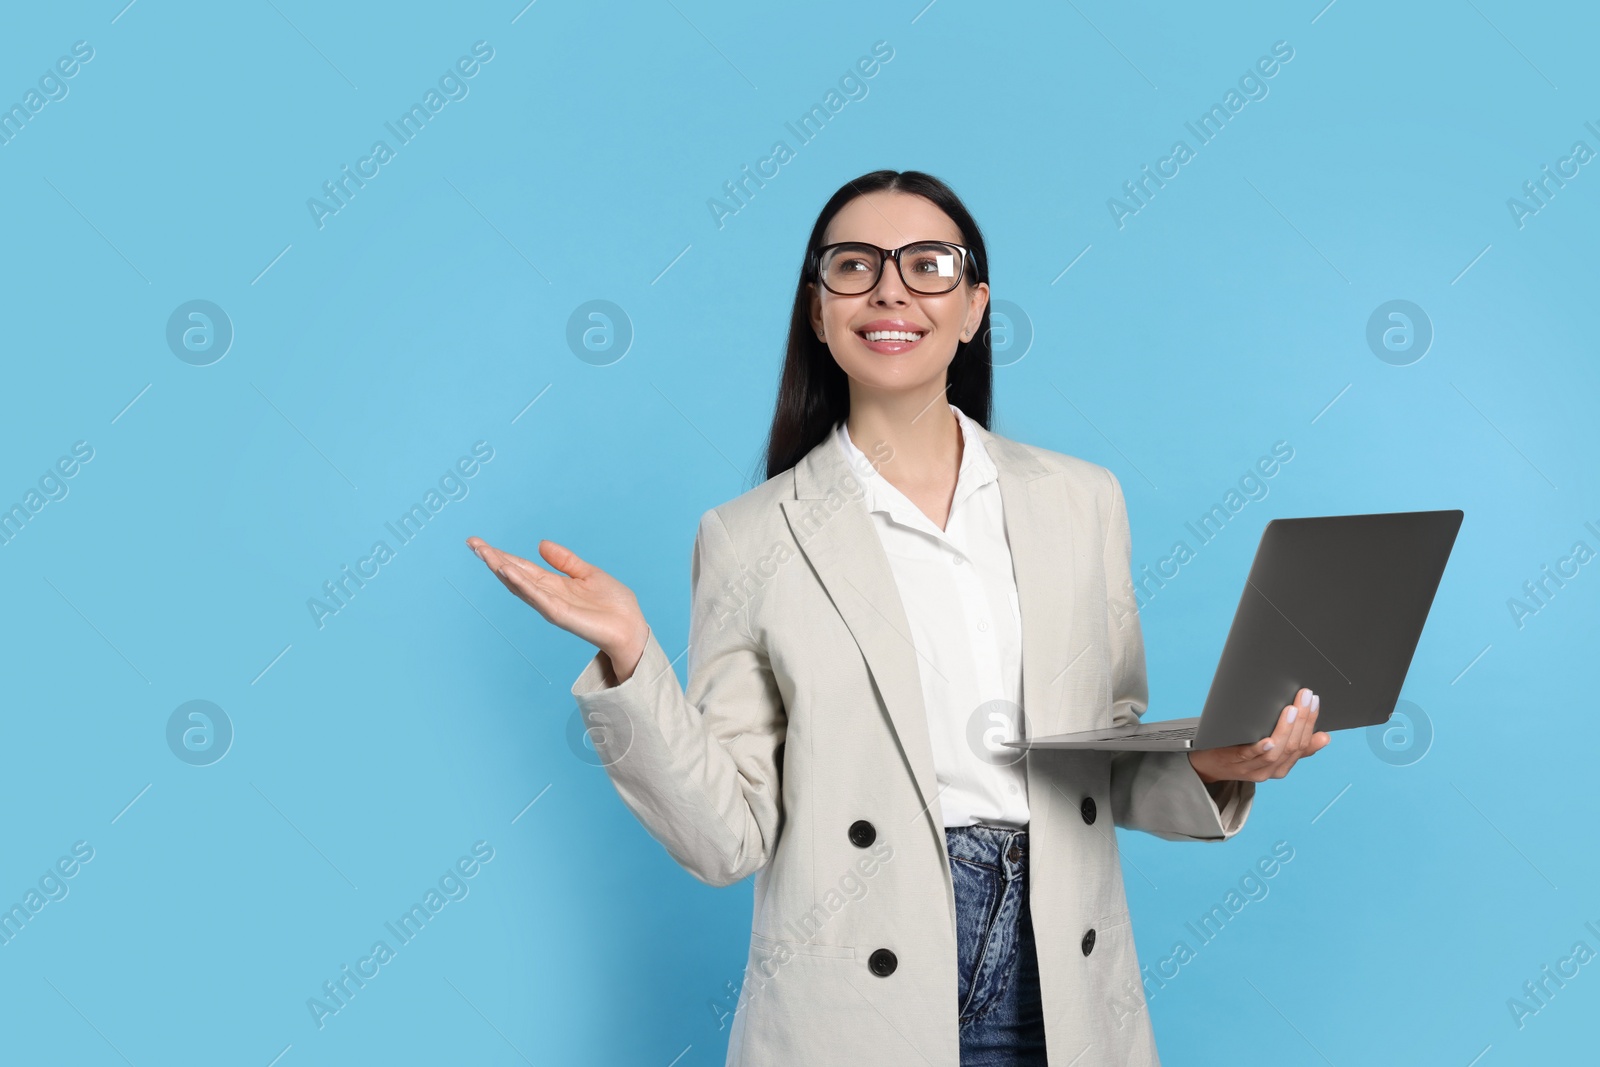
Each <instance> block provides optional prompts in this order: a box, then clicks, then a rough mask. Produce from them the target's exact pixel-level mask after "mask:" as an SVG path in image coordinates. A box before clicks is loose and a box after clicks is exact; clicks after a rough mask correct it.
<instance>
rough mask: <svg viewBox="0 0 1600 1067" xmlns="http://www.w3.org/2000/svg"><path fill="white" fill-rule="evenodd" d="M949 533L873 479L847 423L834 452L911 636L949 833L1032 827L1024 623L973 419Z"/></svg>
mask: <svg viewBox="0 0 1600 1067" xmlns="http://www.w3.org/2000/svg"><path fill="white" fill-rule="evenodd" d="M949 407H950V410H951V411H952V412H953V413H954V414H955V417H956V422H957V423H958V424H959V425H960V427H961V436H962V441H963V448H962V452H961V468H960V470H959V472H958V473H957V475H956V490H955V496H954V499H953V500H952V501H951V504H950V516H949V519H948V520H947V521H946V523H945V528H944V529H943V530H941V529H939V527H938V526H936V525H934V523H933V520H932V519H929V518H928V517H927V516H926V515H924V514H923V513H922V510H921V509H920V508H918V507H917V506H916V505H915V504H913V503H912V502H911V501H910V499H908V498H907V497H906V495H905V494H904V493H902V492H900V490H898V489H896V488H895V487H894V486H893V485H891V484H890V483H889V481H888V480H887V479H885V478H884V477H883V476H882V475H881V474H879V473H878V472H877V470H876V469H874V468H873V466H872V463H871V461H870V460H869V459H868V458H867V456H866V454H865V453H864V452H862V451H861V449H859V448H858V447H856V444H855V442H854V441H852V440H850V434H849V431H848V430H846V429H845V424H844V422H843V421H840V422H839V423H838V424H836V426H835V427H834V435H833V436H834V440H835V442H837V444H838V445H839V447H840V448H841V449H842V450H843V451H844V454H845V456H846V457H847V458H848V460H849V461H850V465H851V468H852V469H853V470H854V471H855V472H856V474H857V477H859V478H860V479H861V482H862V484H863V486H864V487H865V490H866V493H865V497H864V501H865V504H866V506H867V508H868V509H869V510H870V511H871V513H872V519H873V525H874V526H875V527H876V528H877V531H878V538H879V540H880V541H881V542H882V544H883V550H884V553H885V554H886V555H887V556H888V557H889V567H890V570H892V571H893V573H894V578H895V584H896V585H897V586H898V587H899V589H900V601H901V604H902V606H903V607H904V608H905V613H906V619H907V621H908V623H909V624H910V626H911V638H912V643H913V645H914V646H915V648H916V652H917V667H918V670H919V672H920V675H921V679H922V699H923V705H924V707H925V708H926V709H927V716H928V731H929V734H930V736H931V739H932V742H933V762H934V771H935V774H936V776H937V778H938V781H939V788H940V792H939V803H940V806H941V810H942V811H943V814H944V824H945V825H946V826H970V825H971V824H973V823H976V822H983V823H990V824H994V825H1004V826H1022V827H1025V826H1027V824H1028V780H1027V776H1026V773H1025V771H1026V767H1025V764H1024V762H1023V758H1024V754H1023V752H1022V750H1020V749H1010V748H1003V747H1001V746H1000V742H1001V741H1014V740H1016V739H1017V738H1018V737H1019V736H1020V734H1021V732H1022V731H1021V730H1020V729H1019V726H1018V724H1019V721H1020V717H1021V712H1022V708H1021V702H1022V613H1021V610H1020V608H1019V607H1018V604H1017V582H1016V576H1015V575H1014V573H1013V572H1012V569H1011V545H1010V543H1009V542H1008V541H1007V540H1006V531H1005V515H1004V511H1003V510H1002V508H1001V501H1000V483H999V481H998V480H997V479H998V473H997V472H996V470H995V466H994V461H993V460H991V459H990V458H989V454H988V453H987V452H986V451H985V450H984V447H983V443H982V442H981V441H979V440H978V435H977V434H976V433H974V432H973V431H972V427H974V426H976V425H977V423H975V422H974V421H973V420H972V419H971V418H969V417H968V416H967V414H966V413H965V412H963V411H962V410H961V409H960V408H958V407H956V406H955V405H954V404H950V405H949Z"/></svg>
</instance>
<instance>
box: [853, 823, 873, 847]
mask: <svg viewBox="0 0 1600 1067" xmlns="http://www.w3.org/2000/svg"><path fill="white" fill-rule="evenodd" d="M877 839H878V831H877V830H874V829H873V828H872V824H871V823H870V822H868V821H867V820H865V819H857V820H856V821H855V822H853V823H851V824H850V843H851V844H852V845H854V846H856V847H857V848H866V847H867V846H868V845H870V844H872V843H873V842H874V841H876V840H877Z"/></svg>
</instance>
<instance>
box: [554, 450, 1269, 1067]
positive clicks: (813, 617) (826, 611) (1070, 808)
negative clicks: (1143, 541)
mask: <svg viewBox="0 0 1600 1067" xmlns="http://www.w3.org/2000/svg"><path fill="white" fill-rule="evenodd" d="M980 432H981V433H982V434H983V437H982V441H983V444H984V446H985V447H986V448H987V449H988V450H989V453H990V455H991V457H992V458H993V459H994V462H995V465H996V467H997V468H998V469H999V482H1000V494H1001V499H1002V501H1003V503H1004V508H1005V523H1006V534H1007V539H1008V540H1009V542H1010V545H1011V553H1012V559H1013V565H1014V569H1015V573H1016V578H1017V595H1018V598H1019V600H1020V609H1021V613H1022V663H1023V672H1022V673H1023V679H1022V692H1023V713H1024V716H1025V718H1026V721H1027V724H1028V733H1029V735H1030V736H1041V735H1044V734H1053V733H1061V732H1064V731H1068V730H1088V729H1093V728H1097V727H1106V726H1111V725H1113V724H1118V723H1124V722H1133V721H1136V719H1137V717H1138V716H1139V715H1141V714H1143V712H1144V710H1145V706H1146V700H1147V695H1146V680H1145V662H1144V641H1143V637H1142V635H1141V632H1140V627H1139V620H1138V614H1137V606H1136V604H1135V601H1134V595H1133V585H1132V581H1131V576H1130V571H1129V556H1130V540H1129V533H1128V518H1127V508H1126V504H1125V503H1124V500H1123V497H1122V487H1121V485H1120V484H1119V483H1118V481H1117V479H1116V477H1115V475H1113V474H1112V473H1111V472H1110V471H1108V470H1106V469H1105V468H1104V467H1100V466H1097V465H1095V464H1093V463H1089V462H1087V461H1085V460H1081V459H1077V458H1074V457H1072V456H1067V455H1063V454H1061V453H1057V452H1051V451H1048V450H1045V449H1042V448H1036V447H1034V446H1032V445H1026V444H1022V443H1020V442H1017V441H1013V440H1010V439H1008V438H1005V437H1002V436H1000V435H998V434H994V433H991V432H989V431H986V430H982V429H981V428H980ZM864 451H866V452H867V453H868V455H869V456H870V455H873V452H872V450H871V449H866V450H864ZM862 495H863V489H862V485H861V483H860V482H859V481H858V480H857V478H856V477H855V475H854V474H853V473H852V471H851V469H850V466H849V464H848V463H847V462H846V461H845V458H844V457H843V455H842V454H841V453H840V452H839V449H838V446H836V445H835V444H834V443H833V442H832V441H831V440H829V439H826V438H824V440H823V441H822V442H821V443H820V444H818V445H817V446H816V447H815V448H813V449H812V450H811V451H810V452H809V453H808V454H807V455H806V456H805V458H804V459H802V460H801V461H800V462H799V463H798V464H797V465H796V466H795V467H794V468H793V469H792V470H790V471H786V472H784V473H783V474H780V475H778V476H777V477H774V478H771V479H769V480H767V481H766V482H765V483H763V484H762V485H759V486H757V487H755V488H754V489H751V490H750V491H748V492H746V493H744V494H743V495H741V496H739V497H737V498H736V499H734V500H731V501H729V502H728V503H726V504H723V505H721V506H720V507H716V508H713V509H712V510H710V511H708V512H706V513H705V514H704V515H703V516H702V517H701V519H700V526H699V530H698V532H697V534H696V536H695V544H694V552H693V558H692V563H691V576H692V588H693V606H692V612H691V618H690V625H689V648H688V652H689V657H688V664H687V670H688V689H687V696H686V695H685V691H684V690H683V689H682V688H681V687H680V686H679V683H678V679H677V676H676V674H675V673H674V671H673V667H672V661H673V660H674V659H675V658H676V657H677V655H678V654H679V653H680V652H681V650H679V649H673V650H668V649H664V648H663V647H662V646H661V645H660V644H659V643H658V641H657V634H656V633H655V631H654V630H652V631H651V633H650V636H649V639H648V642H647V644H646V646H645V650H644V654H643V656H642V658H641V660H640V662H639V664H638V666H637V667H636V668H635V670H634V673H633V674H632V676H630V677H629V679H628V680H627V681H626V682H624V683H622V684H621V685H618V686H614V687H610V688H607V687H606V682H605V677H604V671H603V668H602V665H601V657H600V655H599V654H596V656H595V658H594V659H593V660H591V661H590V662H589V664H588V665H587V666H586V667H585V668H584V670H583V673H582V674H581V675H579V677H578V679H577V681H576V682H575V683H574V684H573V686H572V695H573V697H574V698H575V699H576V701H577V703H578V706H579V708H580V710H581V713H582V714H583V716H584V718H585V721H586V722H587V723H588V725H589V727H590V730H591V736H592V737H594V738H595V748H596V751H597V752H598V753H599V756H600V758H601V759H602V761H604V763H605V765H606V768H607V772H608V773H609V775H610V776H611V780H612V782H613V784H614V785H615V786H616V789H617V792H618V793H619V794H620V795H621V797H622V800H623V802H624V803H625V804H626V805H627V806H628V808H629V809H630V810H631V811H632V812H633V813H634V814H635V815H636V816H637V817H638V818H639V820H640V821H641V822H642V823H643V824H644V826H645V827H646V828H647V829H648V830H649V832H650V833H651V835H652V836H653V837H655V839H656V840H658V841H660V842H661V844H662V845H663V846H665V847H666V849H667V851H668V852H669V853H670V854H671V855H672V857H673V858H674V859H676V860H677V861H678V863H680V864H681V865H683V866H684V867H685V868H687V869H688V870H689V872H690V873H692V874H693V875H694V876H695V877H696V878H699V879H700V880H701V881H703V882H706V883H708V884H710V885H716V886H725V885H731V884H732V883H734V882H737V881H739V880H740V879H742V878H745V877H746V876H748V875H750V874H751V873H752V872H754V873H755V914H754V917H753V922H752V928H751V935H750V949H749V955H748V960H747V963H746V967H745V974H744V982H743V985H742V988H741V990H740V996H739V1003H738V1009H737V1011H736V1013H735V1016H734V1019H733V1023H732V1027H731V1034H730V1039H729V1047H728V1058H727V1062H728V1064H729V1065H730V1067H731V1065H748V1067H767V1065H777V1064H804V1065H806V1067H826V1065H834V1064H838V1065H841V1067H844V1065H848V1067H860V1065H861V1064H923V1063H926V1064H930V1065H932V1067H958V1064H959V1041H958V1034H957V1008H958V1005H957V1002H956V999H957V993H956V967H957V955H956V932H955V908H954V895H953V890H952V886H951V877H950V867H949V857H948V855H947V853H946V850H945V836H944V820H943V818H942V816H941V814H940V809H939V786H938V783H937V781H936V780H935V776H934V766H933V756H932V744H931V741H930V736H929V731H928V726H927V720H926V718H925V716H924V711H923V703H922V692H921V683H920V680H919V676H918V670H917V663H916V655H917V653H916V651H915V648H914V646H913V644H912V641H911V637H910V630H909V628H908V626H907V624H906V618H905V613H904V611H903V610H902V607H901V602H900V597H899V593H898V590H897V589H896V586H895V583H894V577H893V575H892V573H891V571H890V568H889V561H888V559H887V557H886V556H885V555H884V552H883V548H882V545H881V544H880V542H879V540H878V536H877V532H876V531H875V530H874V528H873V526H872V521H871V517H870V514H869V512H868V511H867V508H866V505H865V503H864V502H863V500H862ZM1026 762H1027V767H1026V770H1027V781H1028V803H1029V808H1030V823H1029V827H1028V836H1029V846H1030V848H1029V886H1028V888H1029V893H1030V896H1031V905H1030V908H1031V915H1032V919H1033V926H1034V932H1035V938H1036V940H1037V942H1038V953H1039V979H1040V985H1041V991H1042V1000H1043V1005H1044V1015H1045V1034H1046V1040H1047V1042H1048V1052H1049V1058H1050V1061H1051V1062H1052V1063H1061V1064H1066V1063H1072V1064H1074V1065H1075V1067H1093V1065H1101V1064H1104V1065H1106V1067H1111V1065H1118V1067H1124V1065H1129V1064H1134V1065H1140V1064H1159V1062H1160V1061H1159V1059H1158V1058H1157V1055H1156V1048H1155V1041H1154V1036H1153V1034H1152V1031H1151V1025H1150V1015H1149V1012H1148V1010H1147V1009H1146V1006H1145V999H1144V993H1143V987H1142V985H1141V982H1140V971H1139V962H1138V959H1137V958H1136V956H1135V953H1134V944H1133V934H1132V930H1131V929H1130V926H1129V915H1128V905H1127V898H1126V896H1125V895H1124V892H1123V883H1122V868H1121V864H1120V862H1119V860H1118V854H1117V837H1116V834H1115V832H1114V830H1113V824H1114V825H1115V826H1122V827H1126V828H1129V829H1134V830H1144V831H1147V832H1149V833H1152V834H1155V835H1157V836H1159V837H1163V838H1166V839H1168V840H1180V841H1207V840H1213V841H1220V840H1225V839H1226V838H1228V837H1231V836H1232V835H1234V834H1235V833H1238V831H1239V830H1240V828H1241V827H1242V826H1243V825H1244V822H1245V819H1246V818H1247V816H1248V814H1249V810H1250V807H1251V804H1252V802H1253V800H1254V795H1255V785H1254V784H1253V783H1249V782H1235V783H1229V784H1228V786H1227V787H1226V788H1225V789H1224V790H1223V791H1222V794H1221V795H1220V796H1219V797H1218V798H1217V799H1215V800H1214V799H1213V798H1212V796H1211V795H1210V793H1209V792H1208V791H1207V789H1206V787H1205V785H1204V784H1203V783H1202V782H1201V781H1200V778H1199V776H1198V775H1197V774H1196V773H1195V771H1194V769H1193V768H1192V767H1191V766H1190V765H1189V762H1188V758H1187V756H1186V755H1185V754H1184V753H1182V752H1127V753H1110V752H1030V753H1028V755H1027V757H1026Z"/></svg>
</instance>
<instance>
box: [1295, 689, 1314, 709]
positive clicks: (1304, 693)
mask: <svg viewBox="0 0 1600 1067" xmlns="http://www.w3.org/2000/svg"><path fill="white" fill-rule="evenodd" d="M1314 695H1315V694H1313V693H1312V692H1311V690H1309V689H1303V690H1301V691H1300V695H1299V696H1298V697H1296V698H1295V703H1296V704H1299V705H1300V706H1301V707H1303V708H1309V707H1310V706H1311V699H1312V697H1313V696H1314Z"/></svg>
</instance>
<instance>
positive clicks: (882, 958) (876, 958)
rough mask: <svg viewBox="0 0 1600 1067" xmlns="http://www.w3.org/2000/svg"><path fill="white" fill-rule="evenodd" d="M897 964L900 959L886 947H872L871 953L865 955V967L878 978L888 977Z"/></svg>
mask: <svg viewBox="0 0 1600 1067" xmlns="http://www.w3.org/2000/svg"><path fill="white" fill-rule="evenodd" d="M898 966H900V961H899V960H897V959H895V956H894V953H893V952H890V951H889V950H888V949H886V948H880V949H874V950H873V952H872V955H870V956H868V957H867V967H868V968H869V969H870V970H871V971H872V973H873V974H875V975H877V976H878V977H879V978H887V977H889V976H890V975H891V974H893V973H894V969H895V968H896V967H898Z"/></svg>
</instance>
